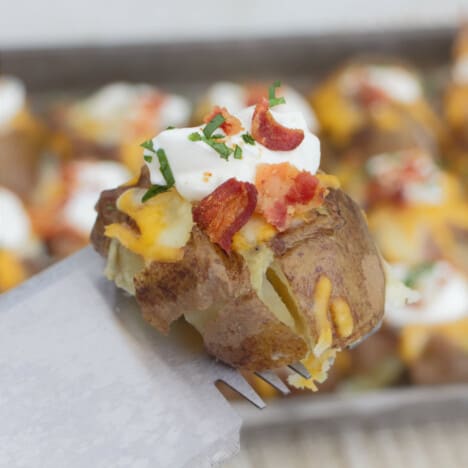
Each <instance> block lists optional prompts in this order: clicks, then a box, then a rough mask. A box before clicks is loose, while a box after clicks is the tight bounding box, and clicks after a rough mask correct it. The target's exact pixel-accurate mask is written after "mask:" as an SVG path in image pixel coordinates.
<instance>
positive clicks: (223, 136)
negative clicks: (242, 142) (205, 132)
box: [211, 133, 226, 140]
mask: <svg viewBox="0 0 468 468" xmlns="http://www.w3.org/2000/svg"><path fill="white" fill-rule="evenodd" d="M211 138H212V139H213V140H219V139H220V138H226V135H223V134H221V133H215V134H214V135H211Z"/></svg>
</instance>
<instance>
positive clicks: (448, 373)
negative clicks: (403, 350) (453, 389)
mask: <svg viewBox="0 0 468 468" xmlns="http://www.w3.org/2000/svg"><path fill="white" fill-rule="evenodd" d="M409 375H410V379H411V381H412V383H414V384H416V385H437V384H447V383H462V382H466V383H468V353H467V352H466V351H465V350H463V349H461V348H459V347H458V346H456V345H455V344H453V343H452V342H451V341H450V340H449V339H447V338H445V337H443V336H441V335H437V334H434V335H433V336H431V338H430V339H429V341H428V343H427V345H426V347H425V349H424V352H423V354H422V355H421V356H420V357H419V359H417V360H416V361H415V362H414V363H412V364H411V365H410V366H409Z"/></svg>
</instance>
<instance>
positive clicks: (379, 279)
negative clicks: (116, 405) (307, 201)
mask: <svg viewBox="0 0 468 468" xmlns="http://www.w3.org/2000/svg"><path fill="white" fill-rule="evenodd" d="M324 208H325V210H326V213H327V214H325V215H321V214H319V213H316V214H315V219H313V220H312V221H311V222H309V223H306V224H302V225H300V226H299V227H297V228H292V229H289V230H287V231H286V232H284V233H281V234H279V235H277V236H276V237H275V238H274V239H273V241H272V242H271V247H272V249H273V251H274V253H275V257H276V260H277V261H278V262H279V263H280V265H281V267H282V270H283V272H284V274H285V275H286V277H287V279H288V281H289V283H290V285H291V288H292V290H293V293H294V294H295V296H296V299H297V301H298V303H299V306H300V307H301V308H302V310H303V311H304V312H305V314H306V315H307V317H308V320H309V328H310V332H311V334H312V336H313V338H314V339H317V338H318V336H317V327H316V323H315V317H314V314H313V308H314V303H313V291H314V288H315V285H316V282H317V280H318V278H319V277H320V276H321V275H325V276H327V277H328V278H329V279H330V280H331V282H332V285H333V289H332V296H331V298H332V299H333V298H338V297H339V298H342V299H345V300H346V301H347V302H348V304H349V306H350V309H351V314H352V316H353V319H354V328H353V332H352V334H351V335H350V336H348V337H346V338H342V337H340V336H338V335H337V333H336V331H335V330H334V334H333V344H334V345H335V346H337V347H339V348H343V347H346V346H349V345H350V344H352V343H353V342H355V341H357V340H359V339H360V338H361V337H363V336H365V335H366V334H368V333H370V332H371V331H372V330H373V329H374V328H375V327H376V326H377V325H378V324H379V323H380V322H381V320H382V318H383V311H384V303H385V276H384V272H383V267H382V263H381V260H380V256H379V254H378V252H377V249H376V247H375V245H374V242H373V241H372V239H371V236H370V234H369V231H368V230H367V225H366V222H365V220H364V218H363V215H362V213H361V210H360V209H359V207H358V206H357V205H356V203H354V202H353V201H352V200H351V198H349V197H348V196H347V195H346V194H345V193H344V192H343V191H341V190H331V191H330V193H329V194H328V196H327V197H326V199H325V204H324Z"/></svg>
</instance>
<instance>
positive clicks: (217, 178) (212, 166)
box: [145, 107, 320, 201]
mask: <svg viewBox="0 0 468 468" xmlns="http://www.w3.org/2000/svg"><path fill="white" fill-rule="evenodd" d="M254 109H255V108H254V107H248V108H246V109H244V110H242V111H241V112H239V113H237V114H235V116H236V117H237V118H238V119H239V120H240V121H241V123H242V127H243V130H242V131H241V132H239V133H238V134H235V135H232V136H229V137H227V139H226V141H225V143H226V145H227V146H229V147H234V145H239V146H240V147H241V148H242V159H235V158H233V156H232V155H231V156H230V157H229V159H228V160H227V161H226V160H225V159H222V158H221V157H220V155H219V154H218V153H217V152H216V151H215V150H214V149H213V148H211V147H210V146H209V145H207V144H206V143H204V142H203V141H195V142H194V141H191V140H189V135H190V134H191V133H194V132H201V130H202V128H203V126H202V127H193V128H180V129H173V130H166V131H163V132H161V133H160V134H159V135H158V136H156V137H155V138H154V139H153V147H154V149H155V150H158V149H160V148H161V149H163V150H164V151H165V153H166V156H167V159H168V161H169V165H170V167H171V169H172V172H173V175H174V179H175V186H176V189H177V191H178V192H179V193H180V194H181V195H182V197H184V198H185V199H187V200H189V201H197V200H201V199H202V198H204V197H205V196H207V195H209V194H210V193H211V192H213V190H215V189H216V188H217V187H218V186H219V185H221V184H222V183H224V182H225V181H226V180H228V179H230V178H231V177H234V178H236V179H237V180H240V181H243V182H250V183H254V182H255V173H256V168H257V165H259V164H279V163H284V162H287V163H290V164H291V165H293V166H295V167H296V168H297V169H299V170H304V171H308V172H310V173H312V174H315V173H316V172H317V169H318V168H319V165H320V142H319V139H318V138H317V137H316V136H315V135H314V134H312V133H311V132H310V130H309V129H308V126H307V123H306V121H305V119H304V117H303V116H302V114H301V113H299V112H277V111H276V108H274V109H272V110H271V113H272V114H273V117H274V118H275V119H276V120H277V121H278V122H279V123H280V124H281V125H283V126H285V127H288V128H299V129H302V130H303V131H304V140H303V141H302V143H301V144H300V145H299V146H298V147H297V148H295V149H294V150H292V151H272V150H269V149H268V148H266V147H265V146H263V145H261V144H260V143H258V142H255V144H254V145H250V144H248V143H246V142H245V141H244V140H243V138H242V134H244V133H246V132H249V133H250V132H251V123H252V115H253V112H254ZM228 110H229V109H228ZM216 133H222V132H221V131H220V130H217V131H216ZM145 154H146V155H148V156H154V155H152V153H151V152H149V151H148V150H145ZM146 164H147V165H148V167H149V170H150V173H151V181H152V183H153V184H160V185H164V184H165V180H164V178H163V176H162V174H161V171H160V169H159V161H158V159H157V158H156V157H153V158H152V161H151V162H147V163H146Z"/></svg>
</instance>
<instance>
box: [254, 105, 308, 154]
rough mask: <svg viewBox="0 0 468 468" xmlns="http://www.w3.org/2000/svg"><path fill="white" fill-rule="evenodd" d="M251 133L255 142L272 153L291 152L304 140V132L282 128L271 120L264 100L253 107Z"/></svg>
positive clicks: (268, 107)
mask: <svg viewBox="0 0 468 468" xmlns="http://www.w3.org/2000/svg"><path fill="white" fill-rule="evenodd" d="M251 133H252V136H253V137H254V138H255V140H257V141H258V142H259V143H260V144H262V145H263V146H266V147H267V148H268V149H271V150H273V151H291V150H293V149H294V148H297V147H298V146H299V145H300V144H301V143H302V140H303V139H304V130H301V129H298V128H287V127H283V125H281V124H280V123H278V122H277V121H276V120H275V119H274V118H273V115H272V114H271V112H270V106H269V104H268V99H266V98H262V99H261V100H260V102H259V103H258V104H257V106H256V107H255V112H254V114H253V117H252V130H251Z"/></svg>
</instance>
